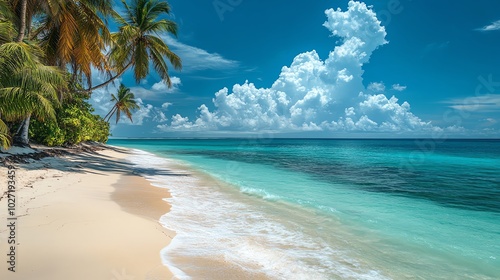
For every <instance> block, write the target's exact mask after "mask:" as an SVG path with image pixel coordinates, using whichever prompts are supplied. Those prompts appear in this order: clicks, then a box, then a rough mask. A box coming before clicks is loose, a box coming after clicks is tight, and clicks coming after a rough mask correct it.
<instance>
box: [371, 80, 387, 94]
mask: <svg viewBox="0 0 500 280" xmlns="http://www.w3.org/2000/svg"><path fill="white" fill-rule="evenodd" d="M368 89H369V90H371V91H373V92H384V91H385V85H384V83H382V82H380V83H371V84H369V85H368Z"/></svg>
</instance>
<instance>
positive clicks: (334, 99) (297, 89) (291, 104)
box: [159, 1, 432, 132]
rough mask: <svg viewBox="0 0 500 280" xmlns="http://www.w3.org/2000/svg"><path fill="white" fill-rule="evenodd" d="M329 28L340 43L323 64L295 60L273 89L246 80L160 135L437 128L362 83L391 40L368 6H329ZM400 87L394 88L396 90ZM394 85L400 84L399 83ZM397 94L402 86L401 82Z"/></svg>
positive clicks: (310, 56)
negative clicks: (377, 52)
mask: <svg viewBox="0 0 500 280" xmlns="http://www.w3.org/2000/svg"><path fill="white" fill-rule="evenodd" d="M325 14H326V16H327V19H328V20H327V21H326V22H325V23H324V24H323V26H325V27H326V28H327V29H329V30H330V31H331V32H332V34H333V35H335V36H338V37H340V38H341V39H342V43H341V44H340V45H338V46H336V47H335V48H334V49H333V51H331V52H330V53H329V55H328V58H326V59H325V60H322V59H320V57H319V55H318V53H317V52H316V51H314V50H313V51H309V52H305V53H301V54H299V55H297V56H296V57H295V58H294V59H293V61H292V63H291V65H290V66H284V67H283V68H282V70H281V74H280V75H279V78H278V79H277V80H276V81H275V82H274V83H273V85H272V86H271V87H270V88H257V87H255V85H254V84H253V83H250V82H248V81H246V82H245V83H243V84H236V85H234V86H233V87H232V88H231V90H230V89H228V88H223V89H221V90H219V91H218V92H217V93H215V98H214V99H213V105H214V107H215V108H214V110H209V108H208V106H206V105H205V104H203V105H201V106H200V107H199V108H198V117H197V118H196V119H195V120H193V121H191V120H189V119H188V118H187V117H183V116H181V115H175V116H173V117H172V121H171V123H170V125H166V124H165V125H161V126H159V128H160V129H162V130H228V131H261V130H267V131H268V130H272V131H280V132H286V131H390V132H392V131H413V130H424V129H431V128H432V126H431V125H430V123H426V122H423V121H422V120H420V119H419V118H418V117H417V116H415V115H414V114H413V113H411V112H410V105H409V104H408V103H407V102H403V103H400V102H399V100H398V99H397V98H396V97H391V98H388V97H386V96H385V95H384V94H381V93H380V92H383V91H384V90H385V86H384V84H383V83H372V84H370V86H369V92H372V93H373V94H368V93H367V92H366V89H365V88H364V86H363V79H362V75H363V69H362V66H363V64H364V63H367V62H368V61H369V59H370V56H371V55H372V53H373V52H374V51H375V50H376V49H377V48H378V47H380V46H382V45H384V44H386V43H387V41H386V40H385V36H386V31H385V28H384V27H383V26H381V23H380V21H379V20H378V19H377V17H376V15H375V13H374V12H373V11H372V10H371V9H370V8H369V7H367V6H366V4H364V3H361V2H357V1H350V2H349V5H348V9H347V11H342V10H340V9H337V10H334V9H328V10H326V11H325ZM395 86H396V85H395ZM393 88H394V86H393ZM396 88H398V89H403V87H402V86H400V85H397V87H396Z"/></svg>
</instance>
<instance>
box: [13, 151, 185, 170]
mask: <svg viewBox="0 0 500 280" xmlns="http://www.w3.org/2000/svg"><path fill="white" fill-rule="evenodd" d="M107 148H108V149H110V150H113V151H115V152H120V153H126V154H133V153H132V152H131V151H129V150H125V149H121V148H118V147H109V146H108V147H107ZM22 167H23V168H25V169H28V170H36V169H40V168H47V169H55V170H60V171H65V172H75V173H81V174H88V173H90V174H95V175H100V176H107V175H108V173H118V174H122V175H135V176H155V175H162V176H191V175H190V174H188V173H181V172H175V171H172V170H170V169H169V168H167V167H165V168H157V167H148V166H137V165H134V164H133V163H131V162H129V161H127V160H126V159H116V158H114V157H111V156H108V155H105V154H101V153H97V152H83V153H74V152H73V153H70V154H69V155H67V156H64V157H46V158H44V159H41V160H40V161H36V162H32V163H29V164H23V165H22Z"/></svg>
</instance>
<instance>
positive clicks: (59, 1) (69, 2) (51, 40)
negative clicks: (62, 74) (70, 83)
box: [12, 0, 112, 82]
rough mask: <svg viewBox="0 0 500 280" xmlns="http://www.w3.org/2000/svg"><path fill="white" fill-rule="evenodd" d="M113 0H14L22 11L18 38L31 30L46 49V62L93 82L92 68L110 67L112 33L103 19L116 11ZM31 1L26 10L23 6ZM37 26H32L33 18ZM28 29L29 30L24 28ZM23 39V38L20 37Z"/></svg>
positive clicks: (14, 3)
mask: <svg viewBox="0 0 500 280" xmlns="http://www.w3.org/2000/svg"><path fill="white" fill-rule="evenodd" d="M111 2H112V1H111V0H12V7H13V10H14V11H17V15H18V17H17V18H18V19H17V22H18V24H17V25H18V30H19V36H18V39H19V38H20V37H22V36H24V34H25V33H26V34H30V36H29V39H37V40H38V41H39V44H40V46H41V47H42V48H43V49H44V51H45V58H46V62H47V63H48V64H49V65H52V66H59V67H61V68H62V69H66V68H67V67H68V66H71V68H72V72H73V74H74V78H76V77H77V76H79V77H86V78H87V80H88V82H90V78H91V74H92V68H96V69H98V70H100V71H106V70H107V69H108V68H107V60H106V57H105V54H104V49H105V47H106V45H108V44H109V40H110V33H109V30H108V28H107V26H106V22H105V21H104V20H103V19H102V18H103V17H106V16H107V15H109V13H110V12H111V11H112V5H111ZM25 4H28V5H27V8H26V11H24V16H23V7H24V5H25ZM35 16H36V17H37V20H36V23H37V25H38V26H37V28H34V30H31V29H32V28H31V27H32V23H33V18H34V17H35ZM24 30H26V32H25V31H24ZM17 41H20V40H17Z"/></svg>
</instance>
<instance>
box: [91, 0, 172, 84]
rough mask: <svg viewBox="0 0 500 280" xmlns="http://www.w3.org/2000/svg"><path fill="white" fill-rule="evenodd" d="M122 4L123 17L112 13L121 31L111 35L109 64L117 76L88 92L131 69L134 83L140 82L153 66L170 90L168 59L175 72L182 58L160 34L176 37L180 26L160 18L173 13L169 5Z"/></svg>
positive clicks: (155, 1) (155, 0) (145, 0)
mask: <svg viewBox="0 0 500 280" xmlns="http://www.w3.org/2000/svg"><path fill="white" fill-rule="evenodd" d="M122 3H123V5H124V7H125V13H124V16H123V17H122V16H121V15H119V14H118V13H116V12H115V13H113V18H114V19H115V20H116V22H117V23H118V24H119V32H117V33H114V34H112V36H111V38H112V41H113V43H114V45H113V47H112V49H111V52H110V63H111V65H113V67H114V69H113V70H114V71H115V72H116V74H115V75H114V76H111V77H109V80H108V81H106V82H104V83H102V84H100V85H97V86H95V87H90V88H89V89H88V90H89V91H92V90H95V89H97V88H100V87H103V86H106V85H108V84H109V83H111V82H112V81H113V80H115V79H116V78H118V77H119V76H121V75H122V74H123V73H125V71H126V70H127V69H129V68H130V67H132V68H133V70H134V77H135V80H136V81H137V82H139V81H140V80H141V79H143V78H145V77H146V76H147V75H148V74H149V65H150V63H152V65H153V68H154V70H155V71H156V72H157V73H158V74H159V75H160V77H161V78H162V79H163V80H164V81H165V82H166V84H167V85H168V86H169V87H170V86H171V85H172V83H171V81H170V76H169V74H168V65H167V62H166V61H165V58H166V59H168V61H169V62H170V64H172V66H174V68H175V69H178V70H180V69H181V68H182V66H181V59H180V58H179V57H178V56H177V55H176V54H175V53H173V52H172V51H171V50H170V48H169V47H168V46H167V45H166V44H165V42H164V41H163V40H162V39H161V37H160V35H159V34H161V33H163V34H165V35H168V34H173V35H177V25H176V24H175V23H174V22H173V21H170V20H167V19H159V18H160V17H162V16H168V15H169V14H170V6H169V5H168V3H167V2H165V1H159V0H133V1H132V5H129V4H128V3H127V1H126V0H122Z"/></svg>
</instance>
